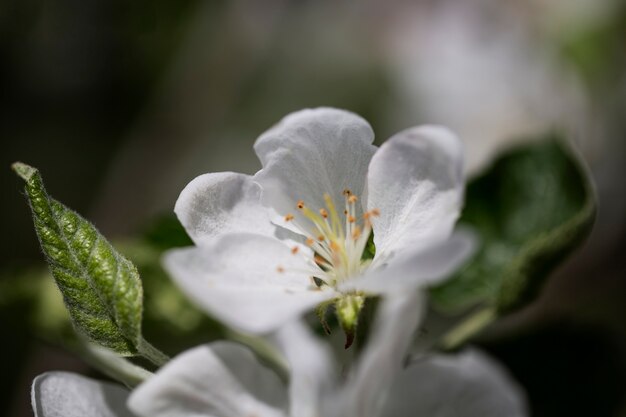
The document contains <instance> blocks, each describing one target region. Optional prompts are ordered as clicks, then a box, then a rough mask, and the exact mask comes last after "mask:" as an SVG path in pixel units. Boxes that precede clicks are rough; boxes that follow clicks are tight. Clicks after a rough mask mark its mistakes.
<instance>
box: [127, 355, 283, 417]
mask: <svg viewBox="0 0 626 417" xmlns="http://www.w3.org/2000/svg"><path fill="white" fill-rule="evenodd" d="M219 349H220V350H221V351H222V352H221V354H222V355H229V356H230V359H229V360H228V362H231V363H232V362H233V361H234V362H237V361H239V363H238V364H237V367H236V369H237V374H235V373H233V372H232V371H231V369H229V368H228V367H227V365H226V362H225V361H223V360H222V358H221V357H220V355H218V354H217V353H216V351H214V350H213V348H212V346H211V345H206V346H200V347H197V348H194V349H190V350H188V351H186V352H184V353H182V354H180V355H179V356H177V357H176V358H174V359H173V360H172V361H170V362H168V363H167V365H165V366H164V367H163V368H161V369H160V370H159V371H158V372H157V373H156V375H155V376H154V377H153V378H151V379H149V380H147V381H146V382H144V383H142V384H141V385H139V387H137V388H136V389H135V390H134V391H133V393H132V395H131V396H130V398H129V400H128V406H129V407H130V409H131V410H133V411H134V412H135V413H137V414H138V415H140V416H143V417H201V416H202V417H232V416H257V417H278V416H284V413H283V412H282V411H280V410H278V409H276V408H274V407H272V406H270V405H268V404H265V403H263V402H261V401H259V399H257V398H255V397H254V396H253V395H252V393H251V392H250V391H248V390H247V389H246V387H245V386H244V381H242V380H240V379H239V378H238V377H250V376H254V377H255V378H256V377H259V379H258V380H248V381H245V385H249V384H253V383H255V384H270V385H272V387H259V388H260V389H263V390H265V391H268V390H270V391H273V392H276V391H279V390H281V389H284V388H281V384H280V382H279V380H278V379H277V378H272V377H271V376H270V372H271V371H269V370H267V369H265V368H264V367H262V366H261V365H260V364H259V363H258V362H257V361H256V359H255V358H254V357H253V356H252V354H251V353H250V352H249V351H247V349H244V348H242V347H240V346H237V345H235V344H227V345H226V344H221V347H220V348H219ZM228 349H230V352H228V353H225V351H226V350H228ZM246 367H248V368H251V369H245V368H246Z"/></svg>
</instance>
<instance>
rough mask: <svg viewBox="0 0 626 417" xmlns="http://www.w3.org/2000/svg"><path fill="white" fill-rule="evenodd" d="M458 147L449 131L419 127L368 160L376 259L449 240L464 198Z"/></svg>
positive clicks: (460, 155)
mask: <svg viewBox="0 0 626 417" xmlns="http://www.w3.org/2000/svg"><path fill="white" fill-rule="evenodd" d="M462 156H463V155H462V146H461V142H460V141H459V139H458V138H457V137H456V136H455V135H454V134H453V133H452V132H450V131H449V130H447V129H445V128H443V127H438V126H420V127H415V128H412V129H408V130H405V131H403V132H400V133H398V134H397V135H395V136H393V137H392V138H391V139H389V140H388V141H387V142H386V143H385V144H383V145H382V146H381V147H380V149H379V150H378V152H376V155H374V157H373V158H372V161H371V163H370V166H369V171H368V174H367V181H368V182H367V186H368V199H367V207H368V210H372V209H374V208H377V209H379V210H380V216H379V217H378V218H376V219H374V226H373V228H374V243H375V244H376V256H377V257H386V256H390V255H391V253H393V252H398V253H400V252H401V251H402V250H404V249H412V250H416V249H418V248H419V247H423V246H427V245H430V244H431V243H432V241H433V240H434V241H437V240H442V239H445V238H447V237H448V236H449V235H450V233H451V232H452V229H453V227H454V223H455V222H456V220H457V218H458V216H459V212H460V209H461V205H462V200H463V176H462Z"/></svg>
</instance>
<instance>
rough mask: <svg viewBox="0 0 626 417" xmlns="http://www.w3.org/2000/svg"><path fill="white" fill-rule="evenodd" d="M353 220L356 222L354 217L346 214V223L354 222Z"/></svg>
mask: <svg viewBox="0 0 626 417" xmlns="http://www.w3.org/2000/svg"><path fill="white" fill-rule="evenodd" d="M354 222H356V217H354V216H348V223H354Z"/></svg>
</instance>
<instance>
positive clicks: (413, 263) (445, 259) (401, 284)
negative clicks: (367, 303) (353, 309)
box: [340, 229, 476, 294]
mask: <svg viewBox="0 0 626 417" xmlns="http://www.w3.org/2000/svg"><path fill="white" fill-rule="evenodd" d="M475 249H476V237H475V234H474V233H471V232H470V231H469V230H467V229H461V230H458V231H456V232H455V233H454V234H453V235H452V236H451V237H450V239H448V240H446V241H444V242H439V243H435V244H434V245H433V246H431V247H428V248H425V249H422V250H418V251H417V253H414V254H411V253H405V254H404V256H400V257H399V258H396V257H393V258H392V259H391V260H390V262H389V264H388V265H383V266H380V267H379V268H378V269H375V270H372V271H371V272H369V273H367V274H365V275H363V276H361V277H355V278H354V279H351V280H349V281H346V282H345V283H344V284H342V285H341V287H340V290H342V291H349V290H358V291H365V292H366V293H371V294H384V293H395V292H399V291H406V290H409V291H410V290H413V289H415V288H422V287H426V286H429V285H433V284H436V283H438V282H440V281H442V280H444V279H446V278H449V277H450V275H451V274H452V273H453V272H454V271H456V270H457V269H458V268H459V267H460V266H461V265H463V263H464V262H465V261H467V259H468V258H469V257H470V255H471V254H472V253H473V252H474V250H475Z"/></svg>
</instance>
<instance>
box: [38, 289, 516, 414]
mask: <svg viewBox="0 0 626 417" xmlns="http://www.w3.org/2000/svg"><path fill="white" fill-rule="evenodd" d="M415 301H416V300H415V296H414V295H406V296H401V297H392V298H389V299H387V300H386V301H385V302H384V303H383V305H382V307H381V314H380V316H379V318H380V321H378V322H377V324H376V326H375V327H374V333H373V334H372V338H371V343H370V345H368V348H367V349H366V350H365V351H364V353H363V356H362V357H361V359H360V361H359V362H358V364H357V367H356V369H355V372H352V373H350V374H349V375H348V377H347V380H346V381H342V379H341V378H340V377H339V375H338V372H337V370H338V368H337V367H336V366H335V364H334V362H333V358H332V357H331V356H330V355H329V352H328V351H327V350H326V349H325V346H324V345H323V344H321V343H320V341H319V340H317V339H316V338H315V337H313V336H312V335H311V334H310V333H309V332H308V331H307V329H306V328H305V327H303V326H301V325H300V323H297V322H296V323H291V324H288V325H287V326H286V327H285V328H283V329H281V331H280V332H279V333H278V336H277V343H278V345H279V346H280V348H281V350H282V352H283V353H284V355H285V357H286V359H287V362H288V363H289V365H290V378H289V385H288V386H285V384H284V383H283V382H282V380H281V379H280V378H278V377H277V376H276V374H275V373H274V372H273V371H271V370H270V369H268V368H266V367H265V366H263V365H262V364H260V363H259V362H258V360H257V359H256V358H255V356H254V355H253V354H252V353H251V352H250V351H249V350H248V349H246V348H244V347H242V346H240V345H236V344H233V343H228V342H218V343H212V344H210V345H206V346H201V347H197V348H194V349H191V350H189V351H187V352H184V353H183V354H181V355H179V356H178V357H176V358H174V359H173V360H172V361H171V362H169V363H168V364H167V365H166V366H165V367H163V368H162V369H161V370H159V371H158V372H157V374H156V375H155V376H154V377H152V378H151V379H149V380H147V381H146V382H144V383H143V384H142V385H140V386H139V387H138V388H137V389H135V391H134V392H133V393H132V394H131V395H130V398H129V400H128V407H129V408H130V409H131V410H133V412H134V413H135V414H136V415H138V416H143V417H233V416H238V417H252V416H255V417H287V416H289V417H340V416H341V417H376V416H382V417H405V416H406V417H409V416H410V417H413V416H429V417H501V416H507V417H521V416H525V415H526V411H525V405H524V400H523V394H522V393H521V391H520V390H519V388H518V387H517V386H516V384H515V383H514V382H513V381H512V380H511V379H510V378H509V377H508V376H507V375H506V373H505V372H504V371H503V370H502V369H500V367H499V366H498V365H497V364H495V363H494V362H492V361H491V360H490V359H488V358H487V357H486V356H485V355H483V354H481V353H479V352H477V351H474V350H467V351H465V352H463V353H460V354H457V355H453V356H443V355H434V356H431V357H427V358H424V359H422V360H421V361H419V362H415V363H413V364H411V365H410V366H409V367H408V368H406V369H402V362H403V358H404V354H405V352H406V348H407V347H408V345H409V343H410V340H411V335H412V331H411V330H413V329H414V328H415V325H416V324H417V321H418V317H419V311H418V307H417V305H418V303H416V302H415ZM390 323H391V325H389V324H390ZM127 395H128V393H127V392H124V390H123V389H122V388H119V387H113V386H112V385H110V384H106V383H98V382H95V381H92V380H89V379H87V378H84V377H80V376H77V375H73V374H68V373H48V374H44V375H43V376H40V377H38V378H37V379H36V380H35V382H34V384H33V408H34V409H35V416H36V417H79V416H80V417H82V416H98V417H127V416H131V415H134V414H131V413H129V412H128V410H127V408H126V406H125V404H124V403H125V401H126V397H127Z"/></svg>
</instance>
